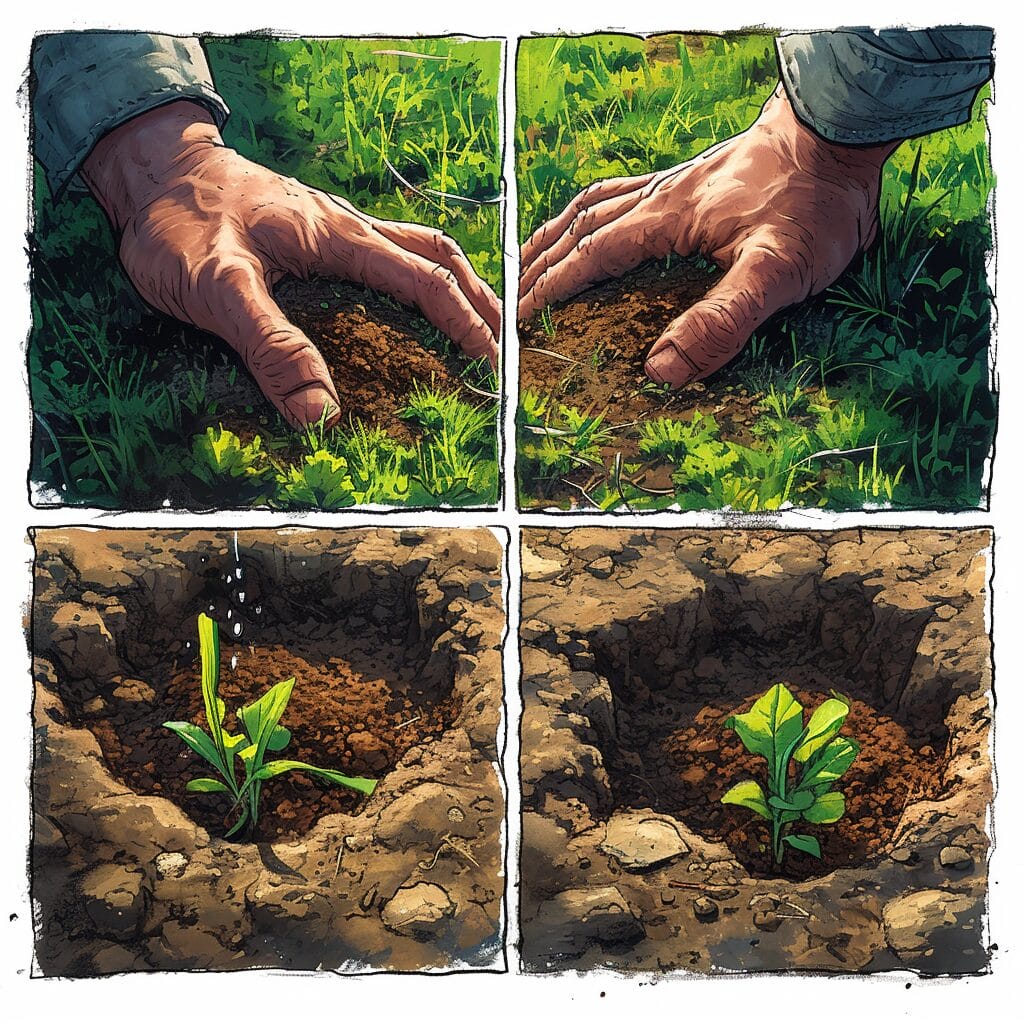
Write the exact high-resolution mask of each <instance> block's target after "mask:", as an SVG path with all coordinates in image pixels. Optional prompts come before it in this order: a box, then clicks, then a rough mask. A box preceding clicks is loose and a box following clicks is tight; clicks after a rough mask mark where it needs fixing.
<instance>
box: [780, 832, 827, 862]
mask: <svg viewBox="0 0 1024 1024" xmlns="http://www.w3.org/2000/svg"><path fill="white" fill-rule="evenodd" d="M782 841H783V842H784V843H787V844H788V845H789V846H792V847H793V849H794V850H799V851H800V852H801V853H809V854H810V855H811V856H812V857H817V858H818V860H821V846H820V845H819V844H818V840H817V839H815V838H814V836H804V835H796V836H784V837H783V839H782Z"/></svg>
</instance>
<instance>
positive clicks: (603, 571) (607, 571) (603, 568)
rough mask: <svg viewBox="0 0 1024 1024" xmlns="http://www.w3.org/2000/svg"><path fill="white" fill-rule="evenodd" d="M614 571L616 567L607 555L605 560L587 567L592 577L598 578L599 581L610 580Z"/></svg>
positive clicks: (600, 559)
mask: <svg viewBox="0 0 1024 1024" xmlns="http://www.w3.org/2000/svg"><path fill="white" fill-rule="evenodd" d="M614 570H615V565H614V563H613V562H612V560H611V559H610V558H609V557H608V556H607V555H606V556H605V557H604V558H598V559H597V560H596V561H593V562H591V563H590V565H588V566H587V572H589V573H590V575H591V576H596V577H597V578H598V579H599V580H606V579H608V577H609V576H611V574H612V573H613V572H614Z"/></svg>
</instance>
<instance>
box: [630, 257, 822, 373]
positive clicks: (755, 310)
mask: <svg viewBox="0 0 1024 1024" xmlns="http://www.w3.org/2000/svg"><path fill="white" fill-rule="evenodd" d="M808 292H809V285H808V284H807V283H806V281H805V280H804V277H803V276H802V275H801V273H800V270H799V267H798V265H797V264H796V262H795V261H794V260H791V259H787V258H785V257H783V256H780V255H779V254H778V253H777V252H775V251H774V250H771V249H766V248H762V247H754V248H751V249H749V250H747V251H745V252H744V253H742V254H741V255H740V256H739V257H738V259H737V260H736V262H735V263H734V264H733V266H732V267H731V268H730V269H729V271H728V273H727V274H726V275H725V277H723V278H722V280H721V281H719V283H718V284H717V285H715V287H714V288H712V289H711V290H710V291H709V292H708V293H707V295H706V296H705V297H704V298H703V299H702V300H701V301H700V302H697V303H695V304H694V305H693V306H691V307H690V308H689V309H688V310H687V311H686V312H685V313H683V315H682V316H680V317H677V318H676V319H675V320H673V321H672V323H671V324H670V325H669V327H668V329H667V330H666V331H665V332H664V334H662V336H661V337H660V338H659V339H658V340H657V341H656V342H655V343H654V345H653V346H652V348H651V351H650V353H649V354H648V356H647V361H646V363H645V364H644V370H645V371H646V372H647V376H648V377H650V378H651V379H652V380H655V381H657V382H658V383H659V384H666V383H667V384H669V385H671V386H672V387H674V388H676V387H680V386H681V385H683V384H686V383H688V382H689V381H692V380H700V379H701V378H702V377H706V376H707V375H708V374H710V373H713V372H714V371H715V370H717V369H718V368H719V367H720V366H724V365H725V363H727V362H728V361H729V360H730V359H732V358H733V356H735V355H736V354H737V353H738V352H739V351H740V350H741V349H742V348H743V346H744V345H745V344H746V343H747V341H748V340H749V338H750V335H751V334H752V333H753V332H754V331H755V330H756V329H757V328H758V327H759V326H760V325H761V324H762V323H764V321H765V320H767V319H768V317H770V316H771V315H772V314H773V313H775V312H776V311H777V310H779V309H782V307H783V306H788V305H790V304H792V303H794V302H797V301H799V300H800V299H803V298H805V297H806V296H807V294H808Z"/></svg>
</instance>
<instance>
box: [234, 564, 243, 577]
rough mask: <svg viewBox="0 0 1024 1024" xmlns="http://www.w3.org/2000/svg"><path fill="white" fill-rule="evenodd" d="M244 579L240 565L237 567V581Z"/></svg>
mask: <svg viewBox="0 0 1024 1024" xmlns="http://www.w3.org/2000/svg"><path fill="white" fill-rule="evenodd" d="M241 578H242V567H241V566H240V565H238V566H235V579H236V580H240V579H241Z"/></svg>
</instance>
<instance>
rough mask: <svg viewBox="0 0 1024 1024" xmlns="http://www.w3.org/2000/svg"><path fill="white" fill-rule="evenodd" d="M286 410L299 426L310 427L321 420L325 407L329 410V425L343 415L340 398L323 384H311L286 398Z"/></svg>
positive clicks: (293, 421)
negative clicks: (339, 405)
mask: <svg viewBox="0 0 1024 1024" xmlns="http://www.w3.org/2000/svg"><path fill="white" fill-rule="evenodd" d="M283 404H284V411H285V415H286V416H287V417H288V419H289V420H291V421H292V423H294V424H295V426H297V427H308V426H312V424H314V423H319V422H320V417H321V416H322V415H323V412H324V409H327V410H328V415H327V426H332V425H333V424H335V423H337V421H338V418H339V417H340V415H341V410H340V409H339V408H338V400H337V399H336V398H335V397H334V396H333V395H332V394H331V393H330V391H328V390H327V388H325V387H324V386H323V385H322V384H310V385H309V387H307V388H303V390H302V391H296V392H295V394H292V395H289V396H288V397H287V398H286V399H284V403H283Z"/></svg>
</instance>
